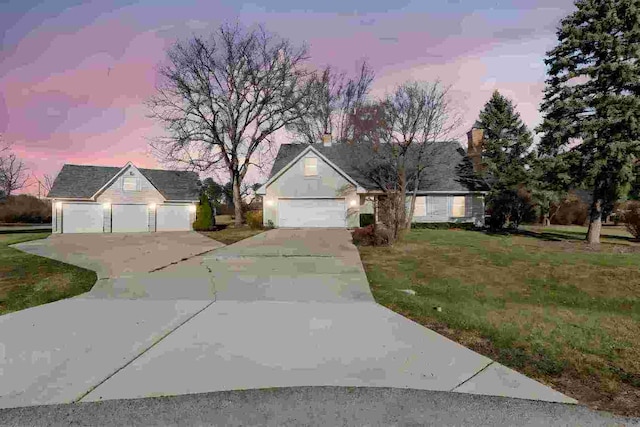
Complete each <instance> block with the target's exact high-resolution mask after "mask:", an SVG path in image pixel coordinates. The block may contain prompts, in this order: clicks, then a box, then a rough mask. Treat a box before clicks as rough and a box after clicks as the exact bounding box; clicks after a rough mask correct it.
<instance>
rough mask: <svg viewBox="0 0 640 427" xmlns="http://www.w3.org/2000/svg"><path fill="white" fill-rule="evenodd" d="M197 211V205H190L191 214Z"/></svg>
mask: <svg viewBox="0 0 640 427" xmlns="http://www.w3.org/2000/svg"><path fill="white" fill-rule="evenodd" d="M195 211H196V205H189V212H191V213H193V212H195Z"/></svg>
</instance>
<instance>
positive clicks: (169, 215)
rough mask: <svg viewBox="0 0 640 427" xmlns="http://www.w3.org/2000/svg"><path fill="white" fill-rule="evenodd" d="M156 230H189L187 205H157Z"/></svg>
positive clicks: (189, 222)
mask: <svg viewBox="0 0 640 427" xmlns="http://www.w3.org/2000/svg"><path fill="white" fill-rule="evenodd" d="M157 215H158V217H157V219H156V220H157V223H156V227H157V228H156V230H157V231H189V230H191V221H190V220H189V219H190V218H189V217H190V215H189V206H188V205H187V206H185V205H179V206H170V205H159V206H158V211H157Z"/></svg>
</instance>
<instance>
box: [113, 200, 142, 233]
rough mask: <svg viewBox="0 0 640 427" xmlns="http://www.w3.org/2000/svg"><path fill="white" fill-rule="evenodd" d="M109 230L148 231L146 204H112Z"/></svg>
mask: <svg viewBox="0 0 640 427" xmlns="http://www.w3.org/2000/svg"><path fill="white" fill-rule="evenodd" d="M111 231H112V232H114V233H135V232H143V231H149V211H148V207H147V205H112V206H111Z"/></svg>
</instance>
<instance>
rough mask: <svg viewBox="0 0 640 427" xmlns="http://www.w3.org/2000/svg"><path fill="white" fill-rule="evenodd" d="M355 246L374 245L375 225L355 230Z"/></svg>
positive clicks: (353, 235)
mask: <svg viewBox="0 0 640 427" xmlns="http://www.w3.org/2000/svg"><path fill="white" fill-rule="evenodd" d="M352 240H353V244H355V245H362V246H369V245H371V244H372V243H373V224H371V225H367V226H366V227H360V228H356V229H355V230H353V234H352Z"/></svg>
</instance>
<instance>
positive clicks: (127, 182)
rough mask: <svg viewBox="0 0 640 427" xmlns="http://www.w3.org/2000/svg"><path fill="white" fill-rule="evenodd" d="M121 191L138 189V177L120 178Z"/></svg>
mask: <svg viewBox="0 0 640 427" xmlns="http://www.w3.org/2000/svg"><path fill="white" fill-rule="evenodd" d="M122 191H138V178H137V177H135V176H125V177H124V178H123V179H122Z"/></svg>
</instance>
